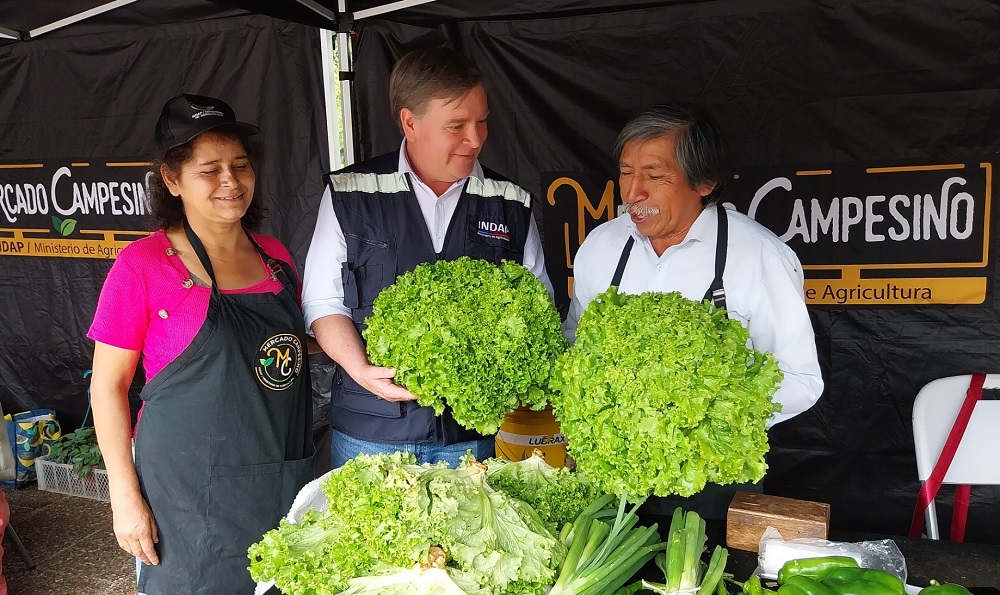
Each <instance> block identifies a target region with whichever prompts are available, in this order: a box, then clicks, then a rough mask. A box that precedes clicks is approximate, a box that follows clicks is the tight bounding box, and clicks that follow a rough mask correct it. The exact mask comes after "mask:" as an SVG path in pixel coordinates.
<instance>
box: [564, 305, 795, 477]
mask: <svg viewBox="0 0 1000 595" xmlns="http://www.w3.org/2000/svg"><path fill="white" fill-rule="evenodd" d="M747 339H748V333H747V330H746V329H744V328H743V326H742V325H741V324H740V323H739V322H738V321H735V320H730V319H728V318H727V317H726V312H725V311H724V310H720V309H716V308H714V307H713V306H711V305H710V304H707V303H699V302H694V301H692V300H688V299H685V298H684V297H682V296H681V295H680V294H679V293H644V294H641V295H625V294H618V293H617V289H616V288H615V287H611V288H610V289H608V290H607V291H606V292H604V293H603V294H601V295H600V296H598V297H597V299H595V300H594V301H593V302H592V303H591V304H590V305H589V306H588V308H587V311H586V312H585V313H584V315H583V316H582V317H581V319H580V325H579V327H578V329H577V338H576V343H575V344H574V345H573V347H571V348H570V349H569V350H568V351H567V352H566V353H565V354H563V355H562V356H561V357H560V358H559V359H558V360H557V362H556V365H555V369H554V370H553V373H552V380H551V387H552V389H553V390H554V391H555V393H556V394H554V395H552V397H551V400H552V406H553V409H554V411H555V414H556V417H557V418H558V419H559V421H560V422H561V424H562V432H563V434H565V435H566V437H567V438H568V442H569V452H570V454H571V455H572V456H573V457H574V458H575V459H576V463H577V468H578V469H579V470H581V471H582V472H584V473H586V474H587V476H588V477H590V479H591V481H593V482H594V483H595V484H596V485H597V486H598V487H599V488H600V489H601V490H602V491H604V492H606V493H611V494H621V493H629V494H641V495H645V494H650V493H652V494H656V495H660V496H665V495H669V494H678V495H681V496H690V495H691V494H694V493H696V492H699V491H701V490H702V488H704V486H705V484H706V483H707V482H714V483H719V484H726V483H733V482H746V481H755V480H758V479H760V478H761V477H763V475H764V472H765V470H766V468H767V465H766V464H765V462H764V454H765V453H766V452H767V450H768V442H767V429H766V422H767V420H768V419H769V418H770V417H771V416H772V414H773V413H774V412H775V411H777V410H778V409H779V407H778V406H777V405H776V404H775V403H773V402H772V400H771V397H772V396H773V395H774V393H775V391H776V390H777V386H778V383H779V382H780V380H781V378H782V375H781V371H780V370H779V369H778V365H777V363H776V362H775V359H774V357H773V356H772V355H770V354H764V353H760V352H758V351H755V350H752V349H749V348H747V346H746V343H747Z"/></svg>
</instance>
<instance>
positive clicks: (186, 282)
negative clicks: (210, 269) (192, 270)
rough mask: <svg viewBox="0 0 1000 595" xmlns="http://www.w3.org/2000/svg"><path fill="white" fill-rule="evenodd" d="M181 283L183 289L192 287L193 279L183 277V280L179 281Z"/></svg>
mask: <svg viewBox="0 0 1000 595" xmlns="http://www.w3.org/2000/svg"><path fill="white" fill-rule="evenodd" d="M181 285H183V286H184V289H191V288H192V287H194V280H192V279H184V282H183V283H181Z"/></svg>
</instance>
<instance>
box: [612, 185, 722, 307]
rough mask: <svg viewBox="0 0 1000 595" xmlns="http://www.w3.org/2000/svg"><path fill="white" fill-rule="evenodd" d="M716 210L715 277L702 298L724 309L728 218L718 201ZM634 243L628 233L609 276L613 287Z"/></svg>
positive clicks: (622, 270) (619, 283)
mask: <svg viewBox="0 0 1000 595" xmlns="http://www.w3.org/2000/svg"><path fill="white" fill-rule="evenodd" d="M718 210H719V227H718V234H717V239H716V242H715V278H714V279H712V284H711V285H709V286H708V291H706V292H705V297H703V298H702V300H708V301H710V302H712V304H713V305H714V306H715V307H716V308H723V309H725V307H726V289H725V287H723V286H722V273H724V272H725V271H726V253H727V252H728V251H729V218H728V216H727V215H726V207H724V206H722V203H719V206H718ZM634 244H635V238H634V237H632V236H631V235H630V236H629V237H628V240H627V241H626V242H625V247H624V248H622V255H621V257H620V258H619V259H618V267H617V268H616V269H615V274H614V276H613V277H612V278H611V285H614V286H615V287H617V286H619V285H621V282H622V276H623V275H624V274H625V266H626V265H627V264H628V257H629V254H630V253H631V252H632V246H633V245H634Z"/></svg>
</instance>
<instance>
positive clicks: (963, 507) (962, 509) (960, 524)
mask: <svg viewBox="0 0 1000 595" xmlns="http://www.w3.org/2000/svg"><path fill="white" fill-rule="evenodd" d="M971 491H972V489H971V487H970V486H968V485H959V486H957V487H956V488H955V508H954V510H953V511H952V513H951V540H952V541H954V542H957V543H961V542H963V541H965V520H966V518H967V517H968V516H969V494H970V493H971Z"/></svg>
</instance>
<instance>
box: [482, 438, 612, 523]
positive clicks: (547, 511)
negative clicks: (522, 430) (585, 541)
mask: <svg viewBox="0 0 1000 595" xmlns="http://www.w3.org/2000/svg"><path fill="white" fill-rule="evenodd" d="M484 462H485V463H486V467H487V481H488V482H489V484H490V486H492V487H493V488H495V489H498V490H502V491H504V492H506V493H508V494H510V495H511V496H514V497H515V498H518V499H520V500H523V501H524V502H527V503H528V504H529V505H530V506H531V508H533V509H534V511H535V512H536V513H538V516H539V517H540V518H541V519H542V520H543V521H545V522H546V523H548V524H549V525H550V526H551V527H554V528H555V530H556V531H558V530H559V529H560V528H561V527H562V526H563V525H564V524H565V523H568V522H569V521H572V520H573V519H575V518H576V517H577V516H578V515H579V514H580V513H581V512H582V511H583V510H584V509H585V508H587V506H589V505H590V503H592V502H593V501H594V500H596V499H597V497H598V496H600V495H601V493H600V491H598V490H597V488H595V487H594V486H593V485H592V484H591V483H590V481H589V480H588V479H587V477H586V476H585V475H584V474H582V473H574V472H572V471H570V470H569V469H566V468H558V469H557V468H555V467H553V466H551V465H549V464H548V463H546V462H545V457H543V456H542V455H541V453H540V452H539V451H537V450H536V451H535V452H534V453H532V455H531V456H530V457H528V458H527V459H524V460H523V461H507V460H504V459H488V460H486V461H484Z"/></svg>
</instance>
